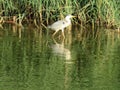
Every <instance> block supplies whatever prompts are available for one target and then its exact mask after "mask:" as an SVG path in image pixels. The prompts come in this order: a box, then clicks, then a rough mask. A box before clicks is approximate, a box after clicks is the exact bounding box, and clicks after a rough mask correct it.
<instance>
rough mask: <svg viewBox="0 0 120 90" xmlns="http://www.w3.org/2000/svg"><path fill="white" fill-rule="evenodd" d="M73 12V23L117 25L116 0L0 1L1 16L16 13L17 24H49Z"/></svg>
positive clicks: (119, 14) (119, 7)
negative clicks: (74, 16)
mask: <svg viewBox="0 0 120 90" xmlns="http://www.w3.org/2000/svg"><path fill="white" fill-rule="evenodd" d="M67 14H73V15H76V16H77V18H75V19H74V22H76V23H80V24H86V23H92V25H93V24H95V23H96V24H98V25H101V26H102V25H105V26H107V27H113V26H119V24H120V23H119V20H120V1H119V0H16V1H14V0H0V19H1V20H2V17H3V18H6V17H8V18H10V17H11V16H17V18H16V21H17V22H19V23H23V22H26V23H34V24H35V25H36V26H39V24H41V23H43V24H48V23H49V21H51V20H54V21H56V20H58V19H62V18H64V16H66V15H67Z"/></svg>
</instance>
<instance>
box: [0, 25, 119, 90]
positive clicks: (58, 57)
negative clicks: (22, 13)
mask: <svg viewBox="0 0 120 90" xmlns="http://www.w3.org/2000/svg"><path fill="white" fill-rule="evenodd" d="M52 33H54V31H51V30H46V29H45V28H42V27H41V28H40V29H36V28H33V27H30V26H29V27H24V28H18V27H16V26H10V25H8V26H4V28H3V29H0V90H119V89H120V33H118V32H117V31H115V30H107V29H104V28H94V29H90V28H89V27H80V26H73V27H72V28H68V29H66V30H65V39H63V38H62V36H61V32H59V33H58V34H56V36H55V37H54V38H52Z"/></svg>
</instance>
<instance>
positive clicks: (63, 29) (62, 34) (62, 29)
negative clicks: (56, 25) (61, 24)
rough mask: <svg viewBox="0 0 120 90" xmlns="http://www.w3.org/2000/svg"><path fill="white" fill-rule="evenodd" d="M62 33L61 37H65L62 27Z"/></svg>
mask: <svg viewBox="0 0 120 90" xmlns="http://www.w3.org/2000/svg"><path fill="white" fill-rule="evenodd" d="M62 35H63V38H65V34H64V29H62Z"/></svg>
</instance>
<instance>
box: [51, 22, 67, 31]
mask: <svg viewBox="0 0 120 90" xmlns="http://www.w3.org/2000/svg"><path fill="white" fill-rule="evenodd" d="M65 24H66V21H65V20H59V21H57V22H55V23H53V24H52V25H51V28H52V29H54V30H59V29H63V28H65V27H66V25H65Z"/></svg>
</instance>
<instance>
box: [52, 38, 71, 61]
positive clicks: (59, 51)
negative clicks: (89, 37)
mask: <svg viewBox="0 0 120 90" xmlns="http://www.w3.org/2000/svg"><path fill="white" fill-rule="evenodd" d="M53 41H54V43H55V44H53V45H51V48H52V52H53V54H55V55H57V56H60V57H63V58H65V59H66V60H70V59H71V52H70V50H69V49H67V48H65V47H64V39H63V40H62V42H61V43H58V42H56V40H55V39H54V38H53Z"/></svg>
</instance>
